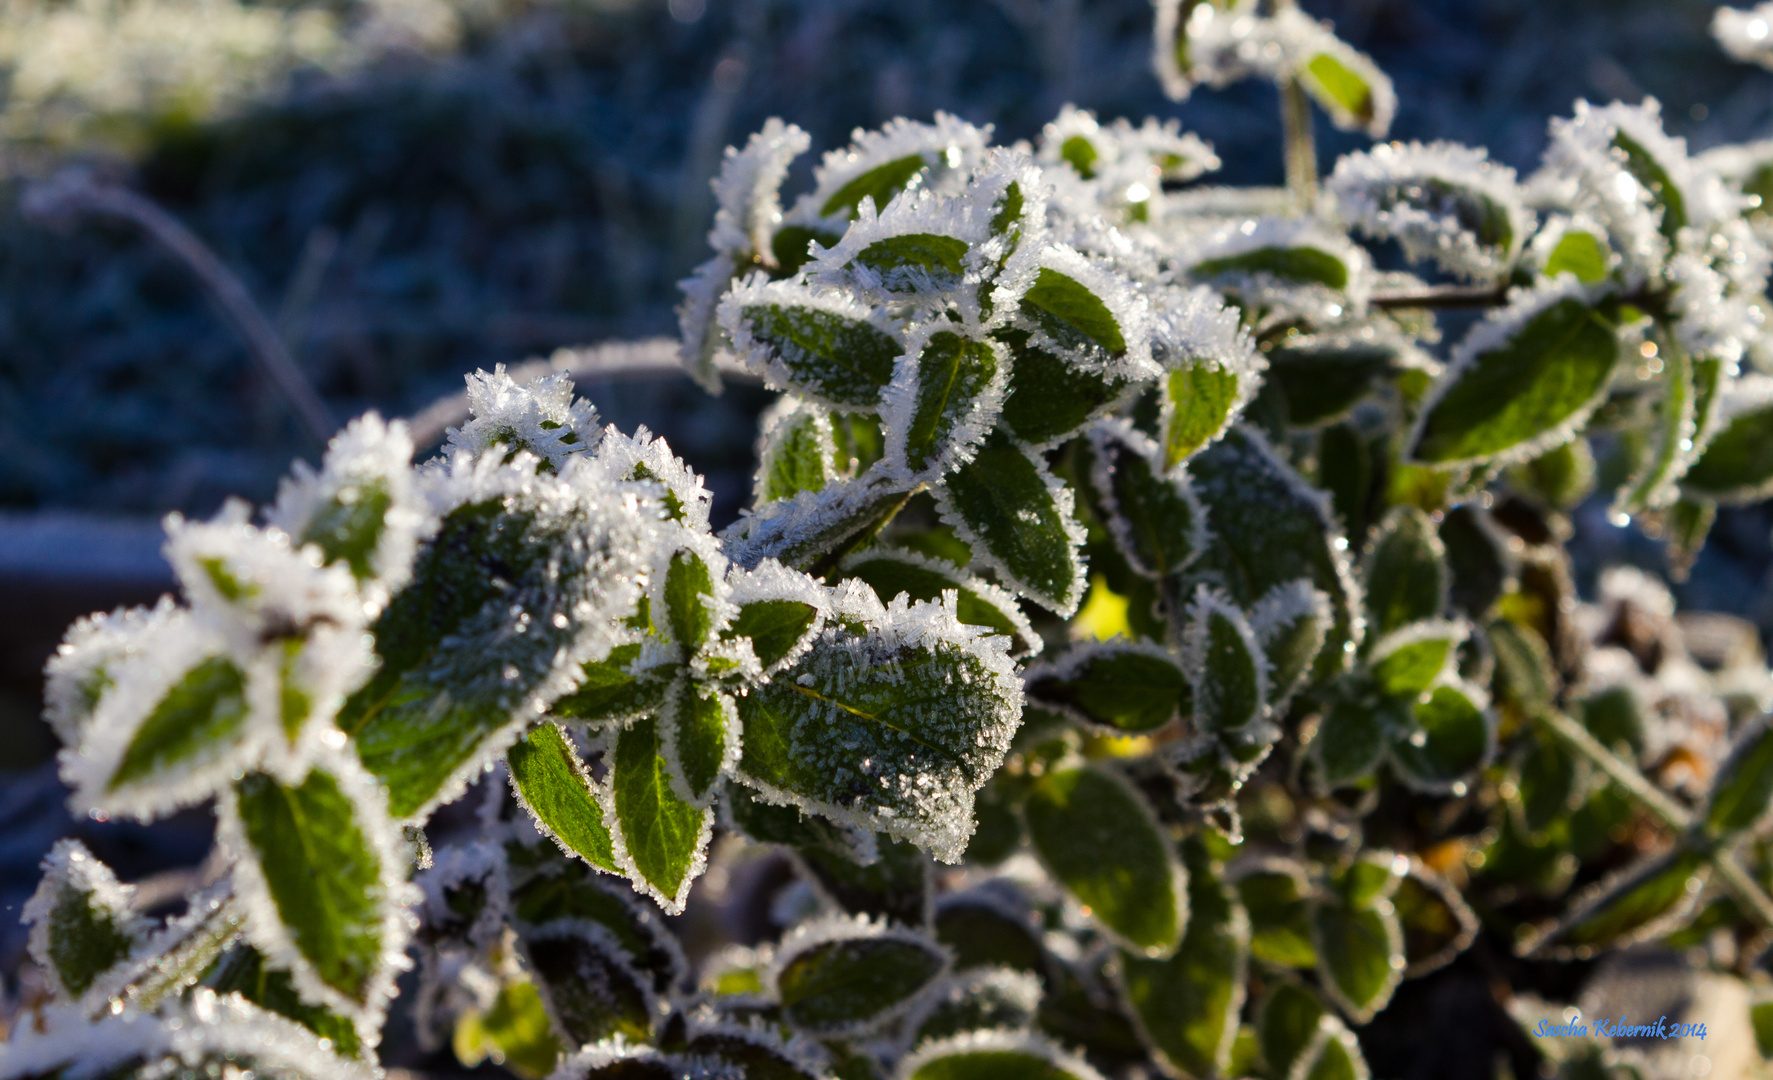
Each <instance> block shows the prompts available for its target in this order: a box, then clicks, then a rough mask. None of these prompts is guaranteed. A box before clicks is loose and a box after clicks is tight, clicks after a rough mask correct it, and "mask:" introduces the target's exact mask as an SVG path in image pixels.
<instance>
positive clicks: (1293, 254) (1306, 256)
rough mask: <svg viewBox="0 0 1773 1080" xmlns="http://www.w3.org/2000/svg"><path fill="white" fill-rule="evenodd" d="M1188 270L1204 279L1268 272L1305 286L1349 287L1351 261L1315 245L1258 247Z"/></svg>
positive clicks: (1201, 263)
mask: <svg viewBox="0 0 1773 1080" xmlns="http://www.w3.org/2000/svg"><path fill="white" fill-rule="evenodd" d="M1188 272H1189V273H1190V274H1192V275H1194V276H1195V277H1197V278H1202V279H1206V278H1216V277H1223V276H1228V275H1232V274H1240V275H1241V274H1267V275H1269V276H1270V277H1276V278H1280V279H1281V280H1283V281H1292V282H1298V283H1300V284H1304V285H1326V286H1328V287H1330V288H1332V289H1346V288H1348V264H1347V263H1344V262H1343V261H1342V260H1341V259H1339V258H1337V257H1336V256H1334V255H1332V254H1330V253H1329V252H1327V251H1322V250H1320V249H1318V248H1313V247H1291V248H1289V247H1265V248H1257V249H1256V250H1254V251H1246V252H1244V253H1242V254H1239V255H1227V256H1224V257H1223V258H1218V259H1208V260H1206V261H1205V262H1200V263H1196V264H1195V265H1194V266H1193V267H1191V268H1190V269H1189V271H1188Z"/></svg>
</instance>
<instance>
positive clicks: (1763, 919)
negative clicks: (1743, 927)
mask: <svg viewBox="0 0 1773 1080" xmlns="http://www.w3.org/2000/svg"><path fill="white" fill-rule="evenodd" d="M1539 722H1540V723H1542V724H1544V725H1545V726H1546V727H1548V728H1550V729H1551V731H1552V732H1553V733H1554V734H1556V735H1557V736H1558V738H1560V739H1562V740H1563V741H1564V742H1565V743H1566V744H1567V745H1569V747H1570V748H1571V749H1573V750H1575V751H1576V752H1577V753H1579V754H1581V755H1582V756H1583V757H1585V758H1587V759H1588V760H1589V762H1590V763H1591V764H1593V765H1594V766H1595V767H1596V768H1598V769H1600V770H1601V771H1602V772H1604V773H1606V774H1607V777H1608V779H1610V780H1612V781H1614V782H1615V783H1617V784H1618V785H1619V786H1620V787H1622V788H1624V789H1625V790H1626V791H1627V792H1629V793H1630V794H1631V795H1632V797H1634V798H1635V799H1637V801H1638V802H1640V803H1642V804H1643V805H1644V806H1645V807H1646V808H1647V809H1649V811H1650V812H1651V813H1653V814H1655V815H1656V816H1657V817H1658V818H1661V819H1662V822H1663V824H1665V825H1667V826H1669V827H1670V828H1672V829H1676V830H1679V831H1681V832H1683V833H1686V832H1688V831H1689V830H1690V829H1691V828H1692V825H1693V815H1692V814H1691V813H1689V812H1688V811H1687V810H1686V808H1684V807H1682V806H1681V805H1680V804H1679V803H1676V802H1675V801H1674V800H1673V799H1671V798H1669V797H1668V796H1667V795H1666V794H1664V793H1663V792H1662V790H1661V789H1660V788H1658V787H1656V785H1654V784H1652V783H1651V782H1650V781H1649V780H1647V779H1645V778H1644V775H1643V774H1642V773H1640V772H1638V771H1637V770H1636V769H1634V768H1632V767H1631V765H1630V764H1628V763H1627V762H1625V761H1623V760H1621V759H1620V757H1619V755H1617V754H1615V753H1613V752H1612V751H1611V750H1608V749H1607V748H1606V747H1605V746H1603V745H1601V743H1600V740H1598V739H1596V738H1595V737H1594V736H1593V735H1591V734H1589V732H1588V729H1587V728H1585V727H1583V726H1582V725H1581V724H1578V723H1577V722H1576V721H1574V720H1572V719H1570V718H1569V717H1567V716H1565V715H1563V714H1562V713H1559V712H1552V711H1550V710H1547V711H1545V712H1542V713H1540V714H1539ZM1709 860H1710V862H1711V864H1712V867H1713V868H1714V869H1715V870H1716V872H1717V875H1718V880H1719V881H1720V882H1722V883H1723V886H1724V888H1725V890H1726V891H1728V892H1729V893H1730V895H1731V896H1733V897H1735V898H1736V899H1737V901H1738V902H1740V903H1741V904H1742V906H1743V907H1744V908H1746V909H1747V911H1748V913H1749V914H1750V915H1751V916H1752V917H1753V918H1754V919H1755V920H1756V921H1758V922H1760V923H1761V924H1762V925H1764V926H1766V927H1767V928H1769V929H1773V898H1770V897H1768V895H1767V894H1766V892H1765V891H1763V890H1762V889H1761V887H1760V886H1759V885H1758V884H1756V883H1755V880H1754V878H1753V877H1752V876H1751V875H1750V874H1749V873H1748V871H1747V870H1745V869H1743V867H1742V865H1741V864H1740V863H1738V862H1737V861H1736V858H1735V856H1733V855H1731V854H1730V853H1729V852H1728V851H1723V850H1715V851H1712V852H1711V853H1710V854H1709Z"/></svg>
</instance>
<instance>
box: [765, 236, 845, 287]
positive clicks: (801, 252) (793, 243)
mask: <svg viewBox="0 0 1773 1080" xmlns="http://www.w3.org/2000/svg"><path fill="white" fill-rule="evenodd" d="M842 239H843V237H841V236H839V235H838V234H836V233H833V232H826V231H825V230H823V229H810V228H808V227H806V226H805V225H784V226H782V227H781V228H780V229H777V230H776V235H775V236H773V237H771V238H770V253H771V254H773V255H775V257H776V269H777V272H778V273H780V274H781V276H783V277H793V276H794V275H795V274H796V273H797V272H799V270H800V268H801V267H803V266H805V265H806V264H807V262H808V261H809V260H811V259H812V257H813V253H812V246H813V245H814V244H818V245H819V246H820V247H824V248H833V247H836V246H837V244H838V241H840V240H842Z"/></svg>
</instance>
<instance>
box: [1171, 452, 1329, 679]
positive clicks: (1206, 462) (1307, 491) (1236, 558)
mask: <svg viewBox="0 0 1773 1080" xmlns="http://www.w3.org/2000/svg"><path fill="white" fill-rule="evenodd" d="M1188 470H1189V475H1190V476H1191V477H1192V479H1193V482H1194V490H1195V493H1196V494H1197V495H1198V496H1199V497H1200V500H1201V502H1202V503H1203V504H1204V505H1205V506H1206V508H1207V519H1208V520H1209V521H1210V522H1211V523H1212V527H1213V543H1212V544H1211V545H1210V547H1209V548H1208V550H1207V552H1206V553H1205V554H1204V555H1203V557H1202V560H1201V566H1200V569H1201V570H1203V571H1206V572H1209V573H1211V574H1213V575H1214V577H1215V578H1216V580H1217V582H1218V583H1219V584H1220V585H1222V586H1223V587H1224V588H1225V589H1226V590H1227V591H1229V592H1230V593H1231V596H1232V599H1234V600H1236V601H1237V602H1238V603H1239V604H1243V605H1251V604H1254V603H1255V602H1256V601H1257V600H1259V599H1261V598H1262V596H1263V595H1265V594H1266V593H1267V592H1268V591H1269V590H1270V589H1273V588H1274V587H1275V586H1277V585H1282V584H1285V583H1288V582H1291V581H1294V580H1297V579H1299V578H1306V579H1307V580H1309V581H1310V582H1311V583H1312V585H1314V586H1315V587H1316V588H1317V589H1319V590H1320V591H1322V592H1323V593H1324V594H1325V595H1326V596H1328V597H1329V598H1330V603H1331V610H1332V611H1333V612H1334V615H1335V623H1334V625H1333V626H1332V627H1331V628H1330V631H1329V632H1328V633H1327V634H1326V635H1325V638H1324V646H1323V649H1322V651H1321V652H1319V653H1318V656H1317V661H1316V663H1315V664H1314V665H1313V669H1312V677H1313V680H1314V681H1323V680H1325V679H1327V678H1329V677H1330V676H1331V675H1334V674H1335V673H1337V672H1339V671H1341V670H1342V669H1343V668H1344V667H1345V666H1346V664H1347V659H1348V655H1349V653H1350V652H1351V651H1352V650H1351V649H1350V648H1348V646H1349V645H1350V644H1351V643H1352V642H1354V641H1356V640H1357V637H1358V634H1359V630H1358V627H1357V625H1356V623H1355V620H1354V610H1353V596H1354V589H1353V583H1352V579H1351V577H1350V575H1349V573H1348V566H1347V560H1346V559H1345V558H1344V556H1343V555H1342V547H1343V546H1346V541H1345V540H1343V539H1342V537H1341V536H1340V531H1339V530H1338V529H1337V528H1336V524H1335V522H1334V520H1333V518H1332V517H1331V513H1330V508H1329V499H1328V498H1327V497H1325V496H1324V494H1323V493H1322V492H1319V491H1316V490H1314V489H1313V488H1311V487H1310V486H1308V485H1307V484H1306V483H1305V482H1304V481H1303V480H1301V479H1300V478H1299V476H1298V474H1297V473H1295V472H1293V470H1292V469H1291V468H1289V467H1288V466H1287V465H1286V464H1285V463H1284V462H1282V461H1281V460H1280V459H1279V458H1278V457H1277V456H1276V455H1275V453H1274V451H1272V450H1271V449H1269V447H1268V446H1267V444H1266V443H1264V442H1263V441H1262V438H1261V436H1259V435H1257V434H1255V433H1253V432H1251V431H1249V430H1248V429H1245V428H1233V429H1232V430H1231V431H1229V432H1227V433H1226V435H1225V437H1224V438H1223V439H1221V440H1219V441H1218V442H1217V443H1214V444H1213V445H1212V446H1210V447H1208V448H1207V449H1206V450H1203V451H1202V452H1201V453H1200V454H1198V455H1196V457H1195V458H1194V460H1192V461H1191V462H1189V466H1188ZM1339 545H1340V546H1339Z"/></svg>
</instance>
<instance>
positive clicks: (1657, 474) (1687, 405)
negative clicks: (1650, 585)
mask: <svg viewBox="0 0 1773 1080" xmlns="http://www.w3.org/2000/svg"><path fill="white" fill-rule="evenodd" d="M1662 355H1663V356H1664V358H1665V359H1664V365H1665V368H1666V370H1665V372H1664V374H1663V377H1662V396H1661V398H1660V400H1658V401H1657V402H1656V421H1655V426H1654V428H1653V430H1652V431H1651V432H1650V445H1649V446H1648V447H1647V448H1646V450H1647V452H1646V453H1645V454H1644V456H1643V459H1642V461H1641V463H1640V464H1639V466H1638V469H1637V471H1636V472H1635V473H1634V474H1633V476H1632V478H1631V479H1630V480H1629V481H1627V483H1626V486H1625V487H1624V488H1623V489H1622V490H1620V492H1619V493H1618V495H1617V496H1616V497H1615V498H1614V500H1613V511H1614V513H1616V514H1637V513H1641V512H1642V511H1644V510H1647V509H1660V508H1662V507H1664V506H1667V505H1668V504H1670V503H1672V502H1673V501H1674V500H1675V498H1676V491H1675V487H1674V485H1675V482H1676V481H1678V480H1679V479H1680V478H1681V474H1682V473H1684V472H1686V471H1687V468H1688V466H1689V465H1691V464H1692V462H1693V454H1692V453H1691V451H1692V448H1693V440H1694V438H1695V437H1696V435H1697V434H1698V425H1697V424H1696V423H1695V419H1696V416H1697V412H1696V408H1697V393H1698V387H1697V386H1696V385H1695V382H1694V380H1695V377H1696V374H1697V373H1696V372H1695V371H1694V367H1695V365H1694V363H1693V361H1692V360H1691V359H1690V358H1689V357H1688V355H1687V350H1686V349H1684V348H1682V347H1681V346H1680V344H1679V343H1678V342H1677V343H1672V344H1670V345H1669V347H1667V348H1665V349H1664V350H1663V351H1662ZM1707 363H1708V365H1710V364H1715V361H1708V362H1707ZM1707 371H1708V373H1710V374H1711V375H1712V376H1713V378H1714V380H1715V376H1716V368H1715V367H1712V366H1708V367H1707ZM1712 389H1713V390H1714V391H1715V389H1716V385H1715V381H1714V383H1713V385H1712ZM1713 396H1715V395H1708V397H1713Z"/></svg>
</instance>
